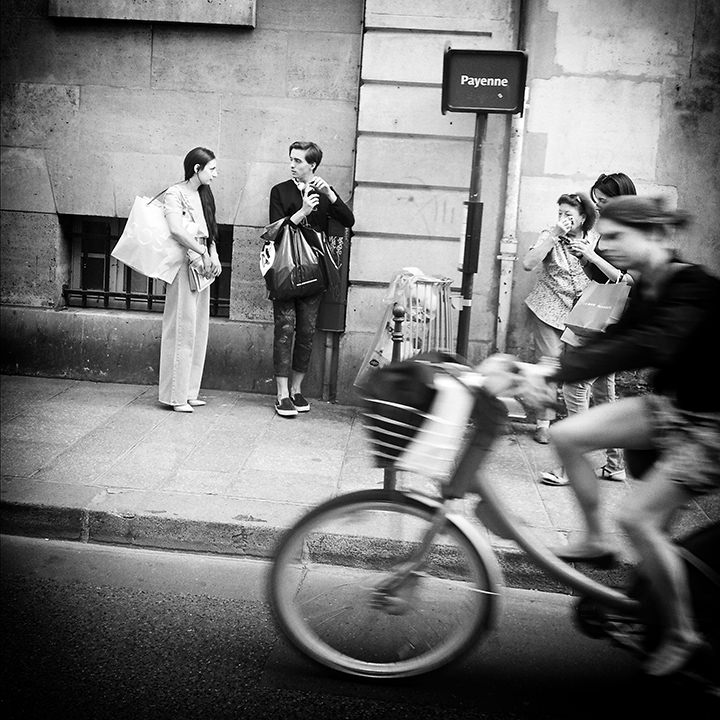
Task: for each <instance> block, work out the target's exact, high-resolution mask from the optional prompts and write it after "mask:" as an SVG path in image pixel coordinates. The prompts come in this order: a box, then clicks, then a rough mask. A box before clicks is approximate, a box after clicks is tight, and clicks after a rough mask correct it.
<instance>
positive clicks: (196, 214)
mask: <svg viewBox="0 0 720 720" xmlns="http://www.w3.org/2000/svg"><path fill="white" fill-rule="evenodd" d="M164 205H165V217H168V216H169V215H182V216H183V224H184V226H185V228H186V230H187V231H188V232H190V233H191V234H192V235H194V236H195V237H196V238H207V237H208V236H209V235H210V233H209V232H208V228H207V223H206V222H205V214H204V213H203V209H202V202H201V201H200V193H198V191H197V190H192V189H191V188H190V187H189V186H188V184H187V183H185V182H182V183H178V184H177V185H171V186H170V187H169V188H168V189H167V191H166V192H165V199H164ZM203 244H205V243H203Z"/></svg>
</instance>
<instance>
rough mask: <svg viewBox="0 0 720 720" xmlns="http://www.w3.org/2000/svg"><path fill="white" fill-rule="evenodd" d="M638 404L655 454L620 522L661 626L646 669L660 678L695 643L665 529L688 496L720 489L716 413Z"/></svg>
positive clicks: (649, 399)
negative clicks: (657, 451) (637, 558)
mask: <svg viewBox="0 0 720 720" xmlns="http://www.w3.org/2000/svg"><path fill="white" fill-rule="evenodd" d="M643 401H644V404H645V408H646V410H645V412H646V416H647V417H648V420H649V422H650V424H651V426H652V434H653V440H654V444H656V445H657V447H658V448H659V449H660V450H661V453H660V455H659V457H658V459H657V461H656V462H655V464H654V465H653V466H652V468H650V469H649V470H648V471H647V472H646V473H645V474H644V475H643V482H642V483H640V484H639V485H638V486H637V488H636V490H635V492H634V493H633V495H632V496H631V497H630V499H629V503H628V504H627V505H626V506H625V508H624V511H623V514H622V517H621V519H620V520H621V525H622V526H623V528H624V529H625V531H626V532H627V534H628V537H629V539H630V541H631V542H632V544H633V545H634V547H635V549H636V550H637V552H638V554H639V556H640V558H641V559H642V563H641V565H640V566H639V568H638V569H639V570H640V571H641V572H643V573H644V574H645V575H646V576H647V577H648V579H649V581H650V582H649V583H648V587H649V589H650V591H651V592H652V594H653V597H654V599H655V603H656V605H657V607H658V609H659V610H660V612H661V615H662V619H663V621H664V625H665V634H664V636H663V639H662V641H661V644H660V647H659V648H658V649H657V650H656V652H655V653H654V654H653V657H652V658H651V659H650V661H649V662H648V665H647V667H646V670H647V672H649V673H651V674H653V675H664V674H668V673H671V672H673V671H675V670H678V669H679V668H680V667H682V665H683V664H684V663H685V662H686V661H687V660H688V658H689V657H690V655H691V654H692V653H693V650H694V649H695V648H696V647H697V646H698V645H699V644H700V642H701V638H700V636H699V634H698V633H697V631H696V630H695V628H694V625H693V619H692V606H691V602H690V597H689V590H688V585H687V578H686V574H685V564H684V563H683V562H682V560H681V558H680V557H679V555H678V553H677V550H676V548H675V546H674V545H673V544H672V542H671V540H670V537H669V534H668V528H669V527H670V520H671V519H672V517H673V515H674V513H675V512H676V511H677V510H678V508H680V507H681V506H683V505H684V504H685V503H686V502H687V501H688V500H689V499H690V498H691V497H693V496H699V495H705V494H708V493H713V492H717V491H718V490H720V413H717V412H715V413H712V412H708V413H703V412H693V411H688V410H681V409H679V408H677V407H676V406H675V405H674V404H673V402H672V401H671V400H670V399H669V398H667V397H662V396H654V395H648V396H645V397H644V398H643Z"/></svg>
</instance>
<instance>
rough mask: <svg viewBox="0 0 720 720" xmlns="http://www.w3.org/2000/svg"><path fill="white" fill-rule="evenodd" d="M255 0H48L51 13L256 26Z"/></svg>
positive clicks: (57, 15)
mask: <svg viewBox="0 0 720 720" xmlns="http://www.w3.org/2000/svg"><path fill="white" fill-rule="evenodd" d="M255 3H256V0H215V2H213V3H208V2H207V0H104V1H103V2H101V3H99V2H97V0H50V2H49V4H48V15H49V16H50V17H68V18H93V19H97V20H141V21H145V22H174V23H196V24H200V25H240V26H243V27H253V28H254V27H255Z"/></svg>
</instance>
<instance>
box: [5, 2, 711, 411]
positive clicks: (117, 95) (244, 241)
mask: <svg viewBox="0 0 720 720" xmlns="http://www.w3.org/2000/svg"><path fill="white" fill-rule="evenodd" d="M211 6H212V7H211ZM210 7H211V9H210V10H209V9H208V8H210ZM98 8H100V9H98ZM148 8H152V13H153V14H152V15H147V14H146V15H143V14H142V13H143V12H149V10H148ZM718 13H719V11H718V9H717V5H716V3H714V2H713V1H712V0H681V1H680V2H678V1H676V0H608V2H605V3H603V4H602V6H598V5H597V3H593V2H591V1H590V0H538V1H537V2H530V1H529V0H365V1H364V2H363V1H362V0H314V1H313V2H310V1H309V0H297V2H294V3H285V2H283V1H282V0H243V1H242V2H240V1H236V2H231V1H230V0H228V1H226V2H223V1H222V0H216V2H214V3H212V4H208V3H206V2H200V1H199V0H155V1H154V2H153V3H137V2H132V0H108V2H104V3H94V2H88V1H87V0H32V1H30V2H28V1H23V0H4V2H3V4H2V14H3V17H2V25H1V29H0V38H1V40H2V51H1V52H2V54H1V60H2V65H1V66H0V72H1V73H2V147H1V152H2V166H1V173H2V174H1V177H0V182H1V185H0V223H1V224H0V230H1V236H0V238H1V243H2V245H1V247H0V250H1V255H0V320H1V321H2V322H1V329H0V336H1V338H2V342H3V363H2V368H1V369H2V371H3V372H5V373H21V374H37V375H48V376H64V377H77V378H83V379H92V380H105V381H116V382H137V383H148V384H152V383H154V382H156V380H157V375H156V373H157V362H158V357H159V335H160V315H159V313H158V312H153V311H152V310H150V311H148V309H147V308H145V309H140V310H138V309H135V308H132V309H129V310H128V309H125V308H117V307H115V308H105V307H98V306H94V307H77V306H73V305H72V304H71V305H70V306H68V304H67V303H66V294H65V293H64V286H67V285H68V283H70V282H71V280H72V278H73V277H74V275H73V273H76V271H77V268H78V267H79V264H78V263H81V262H83V260H82V258H78V257H77V246H76V244H74V240H73V237H72V232H71V231H69V230H68V228H71V227H73V225H72V221H73V220H74V219H77V218H84V219H85V220H86V221H90V220H92V219H93V218H102V219H105V220H108V221H109V220H112V219H116V220H117V219H120V220H121V219H123V218H126V217H127V214H128V212H129V209H130V207H131V205H132V202H133V199H134V197H135V195H153V194H155V193H156V192H158V191H159V190H161V189H162V188H163V187H166V186H167V185H168V184H170V183H171V182H174V181H177V180H180V179H182V178H181V173H182V158H183V157H184V155H185V153H186V152H187V151H188V150H189V149H190V148H192V147H195V146H198V145H204V146H207V147H210V148H212V149H213V150H214V151H215V152H216V154H217V157H218V167H219V170H220V177H219V178H218V180H217V182H216V184H215V185H214V192H215V195H216V201H217V207H218V219H219V222H220V223H221V224H222V225H223V226H224V227H225V228H226V231H227V235H226V238H227V248H226V257H227V273H226V278H229V286H228V288H227V295H228V302H227V307H226V309H225V312H224V313H222V314H220V315H218V316H217V317H213V319H212V322H211V337H210V344H209V354H208V361H207V365H206V375H205V382H204V384H205V386H206V387H207V388H213V387H214V388H223V389H238V390H245V391H254V392H262V393H265V392H268V393H269V392H273V383H272V363H271V353H270V348H271V344H272V323H271V318H272V312H271V308H270V304H269V302H268V301H267V299H266V295H265V289H264V283H263V281H262V278H261V277H260V275H259V271H258V262H257V261H258V252H259V248H260V240H259V236H260V233H261V232H262V228H263V227H264V225H265V224H266V222H267V205H268V196H269V191H270V187H271V186H272V185H273V184H275V183H277V182H279V181H281V180H284V179H285V178H286V177H287V171H288V166H287V147H288V145H289V143H290V142H292V141H293V140H296V139H301V138H302V139H313V140H315V141H317V142H318V143H319V144H320V145H321V146H322V148H323V150H324V153H325V157H324V160H323V163H322V166H321V174H322V175H323V177H325V178H326V179H328V180H329V182H331V183H332V184H333V186H334V187H335V188H336V190H337V191H338V193H339V194H340V195H341V196H342V197H343V198H344V199H346V200H347V201H348V202H349V203H350V204H351V206H352V207H353V209H354V211H355V214H356V218H357V223H356V226H355V228H354V231H353V233H352V235H351V237H349V238H347V240H348V241H349V250H348V253H347V257H346V269H347V273H348V288H347V296H346V298H345V300H346V306H345V314H344V322H343V323H342V327H341V328H340V330H341V331H339V332H334V331H328V332H320V333H318V337H317V338H316V352H315V354H314V361H313V367H312V370H311V372H310V374H309V376H308V383H307V390H308V394H309V395H311V396H315V397H320V396H322V397H325V398H326V399H329V398H332V399H337V400H338V401H340V402H353V400H354V393H353V390H352V383H353V380H354V378H355V375H356V373H357V371H358V368H359V367H360V365H361V362H362V359H363V356H364V355H365V352H366V350H367V348H368V346H369V345H370V344H371V343H372V340H373V337H374V335H375V332H376V330H377V326H378V323H379V321H380V319H381V317H382V314H383V310H384V307H385V305H384V298H385V295H386V293H387V284H388V282H389V280H390V279H391V277H392V276H393V274H394V273H395V272H396V271H398V270H400V269H401V268H403V267H406V266H414V267H419V268H421V269H422V270H423V271H424V272H425V273H428V274H432V275H437V276H443V277H449V278H451V279H452V280H453V288H454V290H455V293H456V294H457V292H458V290H459V286H460V278H461V275H460V272H459V270H458V261H459V257H460V238H461V237H462V236H463V235H464V230H465V222H466V210H467V203H466V201H467V200H468V192H469V188H470V183H471V173H472V164H473V159H474V154H473V150H474V140H475V137H474V135H475V127H476V126H475V116H474V115H473V114H465V113H447V114H445V115H443V114H442V112H441V109H440V95H441V85H442V68H443V56H444V51H445V49H446V48H447V47H448V46H450V47H452V48H466V49H471V50H516V49H522V50H524V51H525V52H526V53H527V56H528V77H527V92H526V104H525V111H524V112H523V113H522V114H521V115H520V114H517V115H513V116H508V115H501V114H491V115H490V116H489V117H488V121H487V130H486V133H485V136H484V138H483V143H482V155H481V159H480V161H479V169H478V171H477V172H478V173H479V179H480V186H481V196H482V197H481V199H482V202H483V205H484V211H483V221H482V231H481V233H480V238H479V243H480V250H479V258H480V261H479V269H478V273H477V275H476V277H475V280H474V285H473V303H472V306H471V324H470V333H469V345H468V352H467V355H468V357H469V358H470V359H471V360H472V361H476V360H479V359H481V358H482V357H484V356H486V355H487V354H488V353H490V352H492V351H494V350H496V349H501V350H506V351H509V352H515V353H518V354H520V355H521V356H523V357H524V358H528V359H529V358H530V342H529V336H528V330H527V327H526V322H525V319H526V318H525V314H524V308H523V302H522V301H523V298H524V297H525V295H526V294H527V292H528V291H529V288H530V286H531V283H532V276H531V274H529V273H525V272H524V271H523V270H522V268H521V267H520V265H519V264H518V263H517V262H516V258H517V257H518V256H521V255H522V253H523V252H524V250H525V249H526V248H527V247H528V246H529V244H530V243H532V242H533V240H534V238H535V236H536V234H537V232H538V231H539V230H540V229H541V228H542V227H543V226H544V225H546V224H547V223H548V222H551V221H552V219H553V217H554V213H555V201H556V199H557V197H558V196H559V194H561V193H562V192H564V191H573V190H586V191H587V190H588V189H589V187H590V185H591V184H592V182H593V180H594V179H595V178H596V177H597V175H598V174H599V173H601V172H612V171H623V172H626V173H627V174H628V175H630V176H631V177H632V178H633V179H634V180H635V181H636V184H637V186H638V189H639V191H640V192H641V193H661V194H664V195H666V196H668V197H669V198H670V199H671V201H672V202H676V203H677V204H678V205H680V206H682V207H685V208H686V209H688V210H690V211H692V212H694V213H695V214H696V223H695V226H694V228H693V231H692V233H690V234H689V235H688V237H687V239H686V240H685V242H684V244H683V252H684V254H685V256H686V257H687V258H688V259H690V260H693V261H698V262H703V263H705V264H706V265H707V266H709V267H710V268H711V269H713V270H714V271H716V272H720V251H719V250H718V241H717V231H716V228H717V226H718V223H719V221H720V217H719V215H720V209H719V208H720V205H719V204H718V203H717V199H718V177H717V170H716V169H717V167H718V164H719V161H720V157H719V150H718V148H719V146H720V141H719V138H720V115H719V113H718V100H719V91H718V74H719V72H718V71H719V67H720V60H719V54H718V47H717V38H718V37H720V32H719V30H720V20H719V18H718ZM456 321H457V313H456V314H455V322H456Z"/></svg>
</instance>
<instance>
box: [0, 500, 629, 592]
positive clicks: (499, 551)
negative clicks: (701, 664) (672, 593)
mask: <svg viewBox="0 0 720 720" xmlns="http://www.w3.org/2000/svg"><path fill="white" fill-rule="evenodd" d="M0 527H1V528H2V533H3V534H5V535H19V536H26V537H41V538H45V539H52V540H65V541H73V542H81V543H97V544H107V545H124V546H130V547H137V548H145V549H155V550H177V551H183V552H196V553H212V554H218V555H228V556H238V557H244V558H257V559H262V560H270V559H272V557H273V555H274V549H275V547H276V545H277V543H278V541H279V539H280V538H281V536H282V535H283V533H284V532H285V528H283V527H277V526H272V525H269V524H267V523H265V522H253V521H245V520H243V521H239V522H233V523H228V522H217V521H208V520H190V519H185V518H179V517H162V516H158V515H155V514H144V513H136V512H127V513H125V512H107V511H103V510H90V509H83V508H77V507H61V506H48V505H39V504H27V503H19V502H7V501H3V502H0ZM492 549H493V552H494V553H495V556H496V559H497V561H498V564H499V565H500V568H501V570H502V574H503V583H504V585H505V586H507V587H511V588H519V589H524V590H537V591H542V592H552V593H560V594H565V595H574V594H575V593H574V591H572V589H571V588H569V587H568V586H567V585H564V584H562V583H560V582H559V581H557V580H556V579H555V578H553V577H552V576H551V575H549V574H547V573H546V572H545V571H544V570H543V569H542V568H540V567H538V566H537V565H536V564H535V563H533V562H532V561H531V560H530V559H529V558H528V557H527V555H526V554H525V553H524V552H523V551H522V550H520V549H519V548H515V547H507V546H506V545H492ZM628 567H629V566H628V565H620V566H618V567H616V568H615V569H613V570H590V571H588V572H587V573H586V574H587V575H588V576H589V577H591V578H593V579H594V580H597V581H598V582H601V583H603V584H606V585H611V586H616V587H617V586H622V585H623V584H624V579H625V577H626V574H627V568H628Z"/></svg>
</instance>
